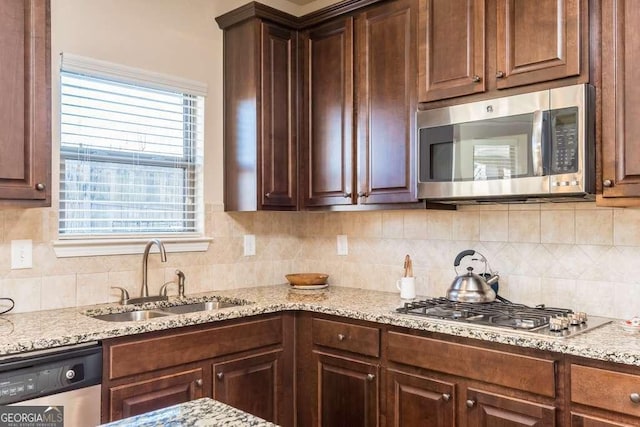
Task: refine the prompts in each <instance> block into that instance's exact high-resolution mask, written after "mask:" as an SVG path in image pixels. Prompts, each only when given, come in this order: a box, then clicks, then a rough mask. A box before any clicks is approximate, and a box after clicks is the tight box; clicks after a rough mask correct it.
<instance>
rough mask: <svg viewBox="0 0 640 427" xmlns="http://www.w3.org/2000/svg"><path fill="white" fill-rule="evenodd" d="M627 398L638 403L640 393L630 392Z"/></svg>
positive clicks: (639, 401)
mask: <svg viewBox="0 0 640 427" xmlns="http://www.w3.org/2000/svg"><path fill="white" fill-rule="evenodd" d="M629 400H631V401H632V402H633V403H640V394H639V393H631V394H630V395H629Z"/></svg>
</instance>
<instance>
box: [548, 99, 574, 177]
mask: <svg viewBox="0 0 640 427" xmlns="http://www.w3.org/2000/svg"><path fill="white" fill-rule="evenodd" d="M551 138H552V144H551V145H552V146H551V174H552V175H555V174H565V173H573V172H577V171H578V155H579V152H578V147H579V144H578V109H577V108H564V109H561V110H554V111H551Z"/></svg>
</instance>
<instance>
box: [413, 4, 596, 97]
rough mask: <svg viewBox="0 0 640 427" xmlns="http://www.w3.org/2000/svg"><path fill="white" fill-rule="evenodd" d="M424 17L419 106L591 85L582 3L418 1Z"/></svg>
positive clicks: (584, 9) (586, 28) (586, 30)
mask: <svg viewBox="0 0 640 427" xmlns="http://www.w3.org/2000/svg"><path fill="white" fill-rule="evenodd" d="M420 14H421V15H420V29H419V34H420V38H419V57H420V59H419V61H420V62H419V67H420V73H419V84H418V86H419V92H420V93H419V99H420V102H430V101H435V100H439V99H445V98H453V97H457V96H462V95H470V94H474V93H480V92H485V91H493V90H498V89H507V88H512V87H517V86H524V85H530V84H534V83H540V82H547V81H551V80H558V79H564V78H570V77H575V76H580V77H582V80H581V81H580V82H585V81H586V76H587V75H588V66H587V61H586V59H587V58H586V56H587V55H586V52H587V44H588V34H587V33H588V19H587V16H588V14H587V2H586V1H585V0H540V1H530V0H421V7H420ZM572 83H577V81H575V82H567V84H572Z"/></svg>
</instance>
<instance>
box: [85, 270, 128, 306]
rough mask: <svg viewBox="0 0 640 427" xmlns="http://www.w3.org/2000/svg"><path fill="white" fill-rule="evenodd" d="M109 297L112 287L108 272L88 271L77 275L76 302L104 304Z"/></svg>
mask: <svg viewBox="0 0 640 427" xmlns="http://www.w3.org/2000/svg"><path fill="white" fill-rule="evenodd" d="M132 296H133V295H132ZM136 296H137V295H136ZM109 299H110V289H109V274H108V273H106V272H105V273H88V274H78V275H77V287H76V304H77V305H78V306H83V305H92V304H104V303H106V302H107V301H109Z"/></svg>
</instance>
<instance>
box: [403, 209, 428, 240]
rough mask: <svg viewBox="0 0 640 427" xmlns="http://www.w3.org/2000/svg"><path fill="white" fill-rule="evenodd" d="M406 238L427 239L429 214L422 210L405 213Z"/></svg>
mask: <svg viewBox="0 0 640 427" xmlns="http://www.w3.org/2000/svg"><path fill="white" fill-rule="evenodd" d="M403 222H404V238H405V239H426V238H427V236H428V235H427V213H426V212H424V211H422V210H415V211H414V210H411V211H405V213H404V218H403Z"/></svg>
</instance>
